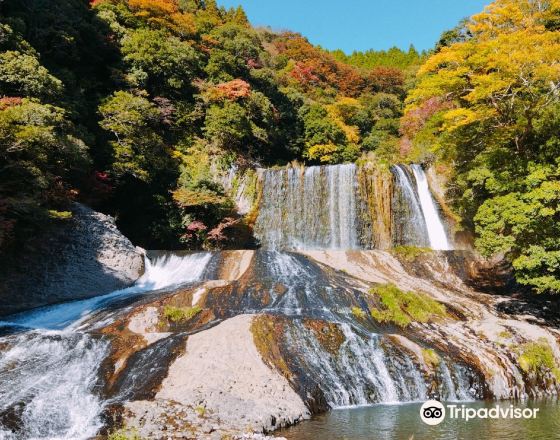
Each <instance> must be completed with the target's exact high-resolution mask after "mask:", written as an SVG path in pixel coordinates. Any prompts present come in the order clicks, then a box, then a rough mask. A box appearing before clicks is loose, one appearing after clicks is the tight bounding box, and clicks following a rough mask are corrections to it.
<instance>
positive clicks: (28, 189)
mask: <svg viewBox="0 0 560 440" xmlns="http://www.w3.org/2000/svg"><path fill="white" fill-rule="evenodd" d="M88 164H89V156H88V151H87V147H86V145H85V144H84V142H83V141H82V140H81V139H79V137H78V135H77V133H76V131H75V129H74V127H73V126H72V124H71V123H70V122H69V120H68V119H67V115H66V113H65V111H64V110H63V109H61V108H59V107H55V106H52V105H45V104H41V103H39V102H38V101H36V100H30V99H10V98H2V99H0V199H1V200H2V205H1V206H0V208H1V209H2V210H3V214H2V218H3V221H1V222H0V241H3V242H4V244H6V242H7V241H8V239H9V238H10V237H11V238H16V237H18V238H19V239H21V236H22V235H23V234H25V233H26V232H29V230H33V229H34V228H36V227H37V226H38V224H41V223H44V222H45V220H46V218H48V216H49V212H50V214H51V215H56V211H57V210H59V209H63V210H64V209H65V208H67V204H68V202H69V201H70V200H71V199H72V198H73V197H74V196H75V195H76V191H75V190H74V188H75V187H73V185H72V184H73V183H74V184H75V183H76V182H77V181H79V176H80V175H82V174H83V173H84V172H85V170H86V169H87V167H88ZM2 228H3V229H2ZM6 228H7V229H6ZM1 245H2V244H1V243H0V246H1Z"/></svg>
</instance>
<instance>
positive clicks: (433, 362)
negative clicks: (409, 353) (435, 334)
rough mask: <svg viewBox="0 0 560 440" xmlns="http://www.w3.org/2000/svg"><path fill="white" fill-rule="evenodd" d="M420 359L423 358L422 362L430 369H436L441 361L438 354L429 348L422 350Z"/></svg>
mask: <svg viewBox="0 0 560 440" xmlns="http://www.w3.org/2000/svg"><path fill="white" fill-rule="evenodd" d="M422 357H423V358H424V362H426V364H427V365H429V366H430V367H432V368H437V366H438V365H439V364H440V362H441V359H440V357H439V356H438V354H437V353H436V352H435V351H434V350H432V349H431V348H423V349H422Z"/></svg>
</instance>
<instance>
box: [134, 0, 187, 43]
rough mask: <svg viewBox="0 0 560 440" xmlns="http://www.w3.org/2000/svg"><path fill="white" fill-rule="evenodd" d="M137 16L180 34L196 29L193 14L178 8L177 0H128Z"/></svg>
mask: <svg viewBox="0 0 560 440" xmlns="http://www.w3.org/2000/svg"><path fill="white" fill-rule="evenodd" d="M128 5H129V6H130V8H131V9H132V10H133V11H134V12H135V14H136V16H137V17H140V18H143V19H145V20H147V21H148V22H149V23H152V24H157V25H160V26H164V27H167V28H169V29H171V30H173V31H174V32H177V33H179V34H181V35H191V34H194V33H195V31H196V27H195V22H194V16H193V15H192V14H188V13H183V12H181V11H180V10H179V5H178V3H177V0H128Z"/></svg>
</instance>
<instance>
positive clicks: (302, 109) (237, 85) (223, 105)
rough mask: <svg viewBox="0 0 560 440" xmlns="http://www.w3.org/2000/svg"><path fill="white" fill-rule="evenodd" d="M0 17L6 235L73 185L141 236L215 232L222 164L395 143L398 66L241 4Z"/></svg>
mask: <svg viewBox="0 0 560 440" xmlns="http://www.w3.org/2000/svg"><path fill="white" fill-rule="evenodd" d="M0 16H1V17H2V25H1V26H2V27H1V28H0V29H1V34H0V50H1V51H2V52H1V54H0V57H1V58H2V59H1V60H0V96H1V100H0V133H1V134H0V137H1V138H2V141H1V161H2V164H1V166H2V175H1V182H0V192H1V200H2V205H1V207H0V209H1V211H0V213H1V214H0V215H1V221H0V246H2V247H3V248H8V247H9V246H10V244H13V243H19V242H20V241H21V239H22V237H27V236H28V235H29V234H30V233H32V232H33V231H34V230H36V229H37V228H41V227H42V226H43V225H45V224H47V223H48V222H49V221H64V219H65V218H67V217H68V216H69V215H70V214H69V212H68V202H69V201H71V200H75V199H77V200H81V201H84V202H86V203H88V204H90V205H92V206H94V207H95V208H96V209H101V210H103V211H106V212H109V213H111V214H113V215H115V216H116V217H117V219H118V224H119V226H120V228H121V229H122V230H123V231H124V233H125V234H126V235H128V236H129V237H130V238H131V239H132V240H133V241H134V242H135V243H138V244H140V245H142V246H145V247H150V248H153V247H157V248H176V247H181V246H196V245H199V244H200V243H202V242H204V243H205V244H206V245H208V246H213V245H215V246H219V242H220V240H222V239H223V238H224V234H223V231H224V229H226V228H228V227H231V226H232V225H233V224H234V223H235V219H234V218H232V215H233V213H232V203H231V201H230V200H229V199H228V197H227V195H226V194H225V192H224V189H223V188H221V187H220V184H219V183H217V179H216V178H215V177H216V175H218V174H219V173H220V172H225V171H227V170H228V169H229V168H231V167H232V166H234V165H235V166H238V167H247V166H250V165H252V164H260V165H263V166H270V165H275V164H283V163H286V162H288V161H291V160H299V161H305V162H310V163H339V162H344V161H354V160H356V159H357V158H358V157H359V156H360V155H361V154H362V153H363V152H367V151H375V150H378V149H384V150H385V151H386V152H387V154H389V153H391V152H392V151H394V146H395V145H396V143H397V139H398V134H399V133H398V129H399V118H400V117H401V115H402V109H403V100H404V97H405V88H404V87H405V79H406V78H405V72H404V71H403V70H402V69H401V68H399V67H395V66H388V65H386V63H382V64H380V65H378V66H374V67H368V68H366V67H363V68H362V67H356V66H354V65H351V64H348V63H345V62H341V61H338V60H337V59H336V58H335V57H334V56H332V55H331V54H329V53H327V52H326V51H323V50H321V49H320V48H318V47H314V46H313V45H311V44H310V43H309V42H308V41H307V40H306V39H305V38H304V37H302V36H301V35H298V34H294V33H282V34H275V33H272V32H271V31H269V30H267V29H255V28H253V27H252V26H250V24H249V23H248V21H247V17H246V16H245V13H244V12H243V10H242V9H241V8H238V9H232V10H226V9H224V8H222V7H218V6H217V5H216V3H215V1H214V0H206V1H202V0H201V1H198V0H183V1H176V0H126V1H125V0H101V1H99V0H98V1H93V2H92V3H91V4H88V3H86V2H85V1H83V0H65V1H62V2H49V1H40V0H22V1H6V2H3V3H0ZM396 52H397V58H398V55H399V54H401V53H400V51H396ZM403 54H404V53H403ZM403 54H401V55H403ZM397 64H398V63H397ZM230 229H231V228H230Z"/></svg>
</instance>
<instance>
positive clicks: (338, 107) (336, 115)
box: [326, 97, 361, 144]
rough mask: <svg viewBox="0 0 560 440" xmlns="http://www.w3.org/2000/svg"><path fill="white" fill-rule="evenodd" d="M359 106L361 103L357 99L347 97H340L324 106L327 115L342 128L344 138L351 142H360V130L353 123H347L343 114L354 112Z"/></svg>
mask: <svg viewBox="0 0 560 440" xmlns="http://www.w3.org/2000/svg"><path fill="white" fill-rule="evenodd" d="M360 107H361V104H360V102H359V101H358V100H357V99H354V98H348V97H343V98H340V99H339V100H338V101H336V102H335V103H334V104H331V105H327V106H326V109H327V113H328V115H329V117H330V118H331V119H332V120H333V121H334V122H335V123H336V125H338V126H339V127H340V128H341V129H342V131H343V132H344V134H345V135H346V140H347V141H348V143H351V144H357V143H359V142H360V130H359V128H358V127H356V126H354V125H347V124H346V123H345V122H344V120H345V116H347V115H348V114H349V113H352V112H356V111H357V110H359V109H360Z"/></svg>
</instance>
